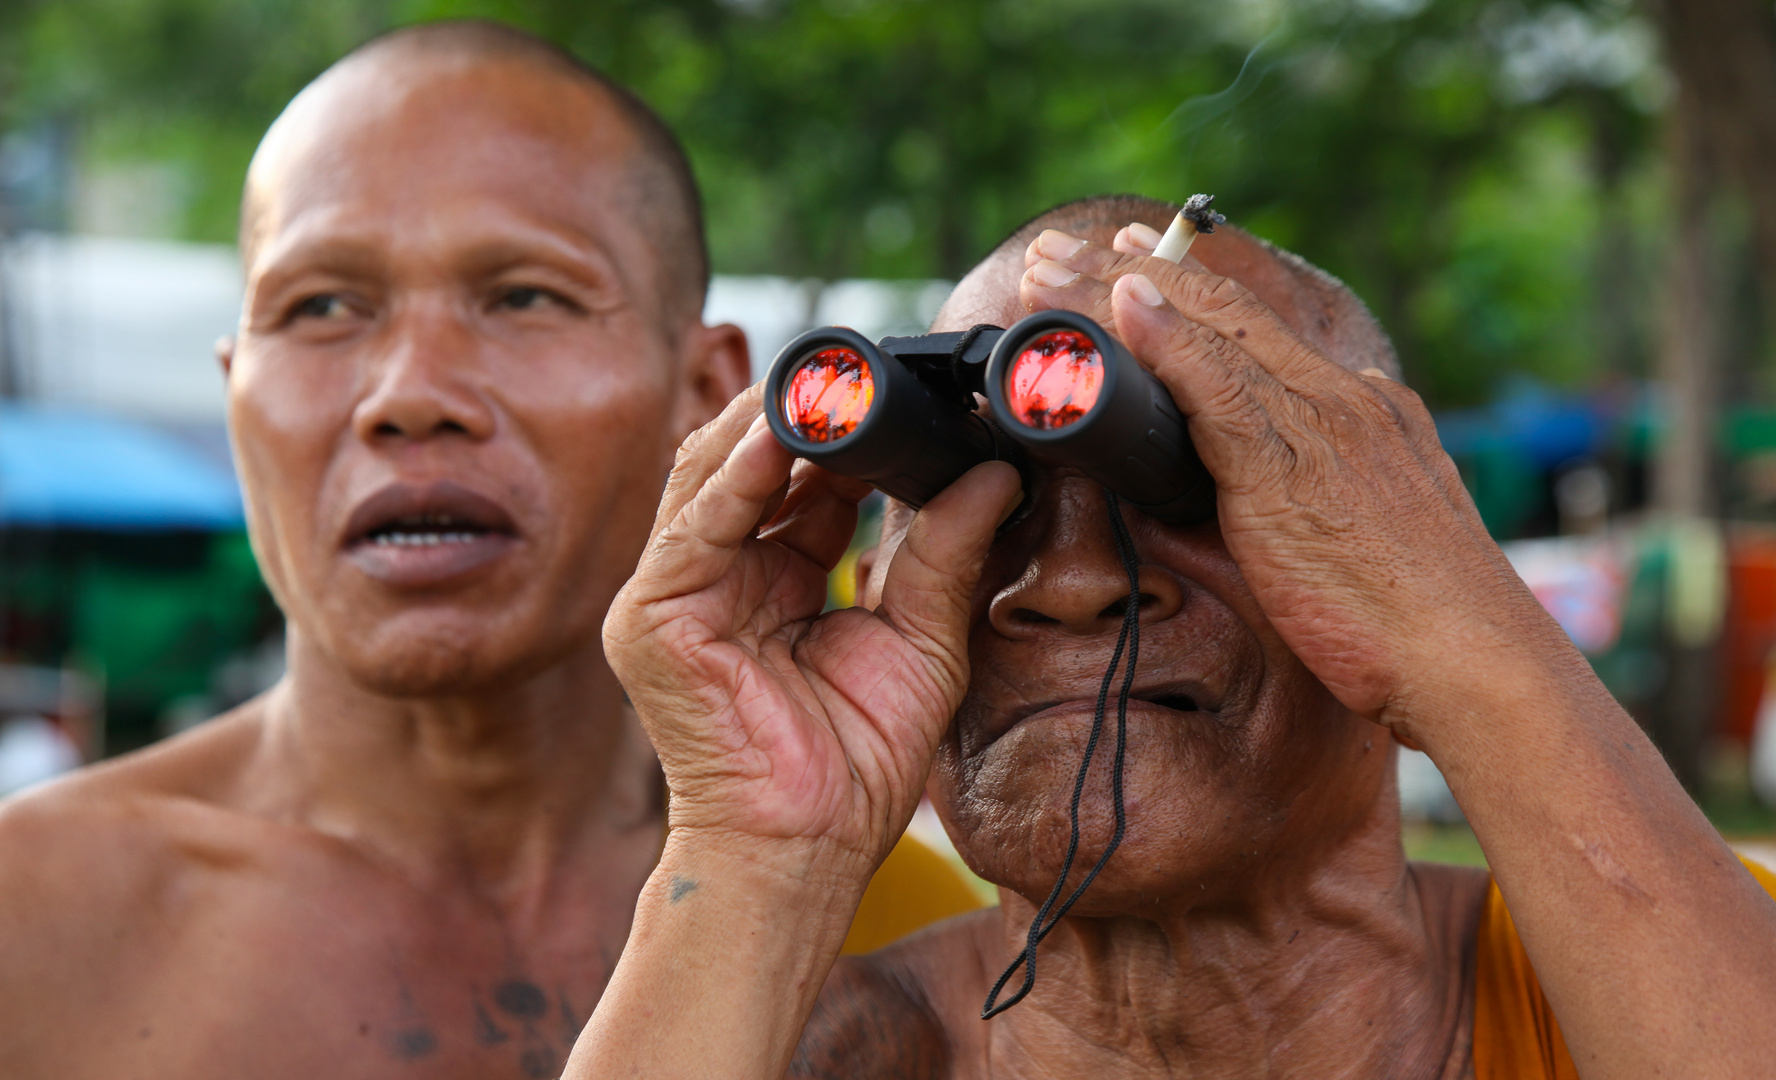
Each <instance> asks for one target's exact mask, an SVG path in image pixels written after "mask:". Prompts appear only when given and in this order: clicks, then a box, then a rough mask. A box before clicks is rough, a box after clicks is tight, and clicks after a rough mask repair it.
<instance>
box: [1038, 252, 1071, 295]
mask: <svg viewBox="0 0 1776 1080" xmlns="http://www.w3.org/2000/svg"><path fill="white" fill-rule="evenodd" d="M1078 276H1079V275H1078V274H1077V273H1074V272H1073V271H1072V270H1069V269H1067V268H1066V267H1064V266H1062V265H1061V264H1060V263H1058V262H1051V261H1049V260H1048V259H1043V260H1042V261H1041V262H1039V263H1037V264H1036V265H1035V266H1032V267H1030V277H1031V279H1032V280H1034V281H1035V282H1036V284H1038V285H1043V286H1046V287H1048V288H1050V289H1058V288H1060V287H1061V286H1062V285H1070V284H1072V282H1073V280H1074V279H1075V278H1077V277H1078Z"/></svg>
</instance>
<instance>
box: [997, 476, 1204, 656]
mask: <svg viewBox="0 0 1776 1080" xmlns="http://www.w3.org/2000/svg"><path fill="white" fill-rule="evenodd" d="M1038 499H1039V502H1038V505H1037V507H1036V512H1035V513H1033V514H1031V516H1030V518H1029V519H1028V520H1026V521H1025V522H1024V523H1023V524H1022V525H1021V526H1019V527H1018V528H1019V529H1036V530H1039V535H1038V536H1037V538H1036V540H1035V542H1034V545H1033V547H1032V550H1031V553H1030V556H1029V561H1028V562H1027V563H1025V565H1024V571H1023V573H1022V574H1020V575H1019V576H1018V578H1017V580H1016V581H1014V582H1012V583H1011V584H1010V585H1007V586H1006V587H1005V588H1003V589H1001V590H1000V591H999V592H998V593H997V594H996V595H995V596H994V597H993V601H992V604H991V605H990V606H989V607H988V609H987V618H988V620H989V621H990V622H991V623H992V625H993V629H994V630H996V631H998V632H999V633H1000V634H1002V635H1004V636H1006V637H1008V638H1013V639H1030V638H1035V637H1037V636H1040V635H1042V634H1048V633H1054V632H1056V631H1061V632H1065V633H1068V634H1074V635H1078V636H1080V637H1086V636H1090V635H1094V634H1103V633H1115V632H1116V631H1117V630H1118V629H1119V628H1120V627H1121V626H1122V619H1123V615H1124V613H1125V612H1126V611H1127V610H1128V600H1129V581H1128V571H1127V569H1126V568H1125V567H1124V566H1123V562H1122V557H1121V555H1120V554H1118V552H1117V549H1116V535H1115V533H1114V532H1113V531H1112V530H1111V525H1110V511H1109V506H1108V503H1107V500H1106V499H1105V495H1104V489H1103V488H1101V487H1099V486H1098V485H1097V484H1096V483H1094V482H1092V481H1090V480H1087V479H1085V478H1084V477H1077V476H1075V477H1067V478H1064V479H1059V480H1056V481H1055V482H1052V483H1050V484H1048V485H1045V490H1043V491H1042V492H1041V493H1040V494H1039V495H1038ZM1124 513H1125V514H1126V513H1127V510H1126V508H1125V509H1124ZM1136 581H1137V582H1138V583H1139V586H1140V588H1139V591H1138V595H1139V602H1140V606H1141V622H1142V623H1143V624H1145V623H1150V622H1158V621H1160V620H1161V619H1166V618H1170V617H1171V616H1172V615H1175V614H1177V612H1178V609H1180V608H1181V607H1183V606H1184V587H1183V585H1182V584H1181V583H1180V582H1179V581H1178V579H1177V578H1176V577H1174V576H1173V575H1172V574H1170V573H1168V572H1166V571H1165V570H1164V569H1162V568H1160V567H1157V566H1142V567H1140V568H1139V570H1138V572H1137V574H1136Z"/></svg>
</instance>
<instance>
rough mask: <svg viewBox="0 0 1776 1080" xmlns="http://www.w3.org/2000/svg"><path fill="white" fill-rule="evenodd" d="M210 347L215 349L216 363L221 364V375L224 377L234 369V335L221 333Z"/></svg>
mask: <svg viewBox="0 0 1776 1080" xmlns="http://www.w3.org/2000/svg"><path fill="white" fill-rule="evenodd" d="M212 348H214V349H215V350H216V363H218V364H221V365H222V377H223V378H224V379H226V378H228V375H229V372H231V371H233V370H234V335H233V334H223V335H222V336H221V337H219V338H217V339H216V344H215V345H214V346H212Z"/></svg>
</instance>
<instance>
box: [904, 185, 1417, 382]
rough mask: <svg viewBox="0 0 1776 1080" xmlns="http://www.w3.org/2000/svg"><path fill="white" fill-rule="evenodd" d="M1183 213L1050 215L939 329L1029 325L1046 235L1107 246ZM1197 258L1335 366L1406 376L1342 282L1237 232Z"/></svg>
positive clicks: (1023, 235) (1007, 245)
mask: <svg viewBox="0 0 1776 1080" xmlns="http://www.w3.org/2000/svg"><path fill="white" fill-rule="evenodd" d="M1177 213H1178V207H1177V205H1176V204H1174V203H1168V202H1162V201H1160V200H1158V199H1148V198H1144V197H1142V196H1139V195H1098V196H1094V197H1092V198H1089V199H1080V200H1078V201H1076V202H1070V203H1065V204H1063V205H1061V206H1057V207H1055V208H1054V209H1052V210H1048V211H1045V212H1043V213H1041V214H1039V215H1037V216H1036V217H1034V218H1032V219H1030V220H1029V221H1028V222H1026V223H1024V224H1023V225H1021V226H1019V227H1018V228H1017V229H1016V230H1015V231H1014V232H1013V233H1012V234H1011V235H1010V236H1008V237H1006V238H1005V240H1004V241H1003V242H1001V243H1000V244H999V246H998V247H996V248H994V249H993V251H992V252H991V253H990V254H989V255H988V256H987V257H986V258H984V259H982V260H981V261H980V263H979V264H977V265H976V266H975V268H974V269H973V270H970V271H969V272H968V274H967V275H966V276H964V277H963V279H962V281H961V282H960V283H958V284H957V286H956V289H955V291H954V292H952V293H951V294H950V298H949V299H948V300H947V301H946V302H945V303H944V306H943V308H942V310H940V311H939V312H938V316H937V319H936V321H935V323H934V324H933V328H934V329H937V330H961V329H967V328H968V327H970V326H973V325H975V324H977V323H992V324H994V325H997V326H1010V325H1011V324H1012V323H1013V322H1015V321H1017V320H1018V319H1019V318H1022V317H1023V316H1024V315H1025V314H1026V312H1025V311H1024V308H1023V304H1022V302H1021V301H1020V300H1019V299H1018V282H1019V280H1020V279H1021V278H1022V277H1023V273H1024V250H1025V249H1026V248H1028V247H1029V246H1030V242H1031V241H1032V240H1034V239H1036V237H1037V236H1039V235H1040V234H1041V233H1042V232H1043V230H1045V229H1058V230H1060V231H1061V232H1065V233H1068V234H1070V235H1073V236H1077V237H1079V238H1080V239H1082V240H1089V241H1091V242H1093V243H1096V244H1103V245H1105V246H1108V245H1109V244H1110V243H1111V241H1112V240H1113V239H1115V236H1116V233H1117V230H1119V229H1121V228H1122V227H1123V226H1125V225H1130V224H1134V223H1137V222H1138V223H1140V224H1143V225H1147V226H1149V227H1151V228H1153V229H1156V230H1159V231H1160V232H1164V231H1165V229H1166V227H1167V226H1168V225H1170V224H1171V222H1172V218H1173V217H1175V216H1176V215H1177ZM1190 254H1191V255H1192V256H1194V257H1196V258H1197V259H1199V260H1201V261H1202V263H1203V265H1204V266H1206V267H1208V269H1209V270H1210V271H1212V272H1214V273H1216V274H1220V275H1222V276H1223V277H1229V278H1232V279H1234V280H1235V281H1237V282H1239V283H1240V284H1242V285H1244V286H1245V287H1246V288H1248V289H1250V290H1252V292H1253V293H1255V294H1257V296H1258V298H1259V299H1261V300H1263V301H1264V302H1265V303H1266V304H1268V305H1269V306H1270V307H1271V308H1272V309H1274V310H1275V311H1276V313H1277V314H1278V315H1279V316H1280V317H1281V318H1282V319H1283V321H1284V322H1286V323H1288V324H1289V326H1290V327H1291V328H1292V329H1293V330H1294V331H1295V332H1296V333H1297V334H1300V335H1301V336H1302V338H1303V339H1304V340H1306V341H1307V342H1308V343H1309V344H1311V345H1313V346H1314V347H1315V348H1316V349H1319V350H1320V351H1321V352H1322V353H1324V354H1326V356H1327V357H1329V358H1330V359H1332V360H1333V361H1334V362H1336V363H1338V364H1341V365H1343V366H1344V367H1347V368H1349V369H1351V370H1353V371H1360V370H1362V369H1363V368H1369V367H1375V368H1380V369H1381V370H1383V371H1385V372H1387V373H1388V374H1389V375H1391V376H1393V377H1395V378H1398V377H1399V373H1400V361H1399V358H1398V356H1397V355H1396V354H1395V352H1394V347H1393V344H1392V342H1390V341H1389V340H1388V337H1387V334H1386V333H1385V332H1383V330H1382V329H1381V324H1380V323H1378V322H1376V320H1375V316H1374V315H1372V314H1370V312H1369V308H1368V307H1367V306H1366V305H1365V304H1364V303H1363V301H1361V300H1359V299H1358V298H1357V296H1356V294H1355V293H1353V292H1351V291H1350V290H1349V289H1348V288H1346V287H1345V285H1344V283H1343V282H1341V281H1339V280H1338V279H1337V278H1335V277H1333V276H1332V275H1330V274H1328V273H1326V272H1325V271H1323V270H1320V269H1319V268H1317V267H1315V266H1313V265H1311V264H1310V263H1308V262H1307V260H1305V259H1303V258H1301V257H1300V256H1298V255H1295V254H1292V253H1290V252H1287V251H1284V250H1282V249H1281V248H1278V247H1276V246H1274V245H1272V244H1270V243H1267V242H1265V241H1263V240H1260V239H1258V238H1257V237H1255V236H1253V235H1251V234H1250V233H1247V232H1244V231H1242V230H1240V229H1236V228H1233V227H1231V226H1222V227H1221V228H1218V229H1216V230H1215V232H1214V233H1212V234H1209V235H1205V236H1199V237H1198V238H1197V240H1196V243H1195V244H1194V245H1193V246H1192V247H1191V249H1190Z"/></svg>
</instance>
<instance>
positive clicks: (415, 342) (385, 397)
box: [352, 305, 495, 442]
mask: <svg viewBox="0 0 1776 1080" xmlns="http://www.w3.org/2000/svg"><path fill="white" fill-rule="evenodd" d="M387 334H388V338H387V341H386V348H385V350H384V351H383V352H382V354H381V355H380V356H379V357H377V359H376V360H375V361H374V362H373V364H372V366H371V372H372V374H371V380H370V385H369V387H368V390H367V392H366V393H365V394H364V396H363V397H362V398H361V399H360V400H359V402H358V406H357V408H356V410H354V412H353V414H352V428H353V431H354V432H355V434H356V435H357V436H358V438H360V439H362V440H363V441H365V442H386V441H389V440H413V441H418V440H425V439H431V438H437V437H439V436H444V435H452V434H454V435H466V436H468V437H470V438H472V439H475V440H481V439H486V438H489V437H491V436H492V435H493V432H494V427H495V416H494V411H493V408H492V406H491V405H490V404H489V402H488V400H487V399H486V397H485V396H484V395H483V393H482V388H481V386H480V384H479V380H478V379H477V378H476V369H477V363H476V361H477V341H476V339H475V334H474V331H473V330H472V329H470V328H469V327H468V326H467V325H465V323H464V322H463V320H461V319H460V318H457V317H455V316H454V315H453V314H452V313H450V312H449V311H447V310H443V309H442V306H441V305H440V307H438V308H417V309H414V310H409V311H408V312H406V313H404V314H403V315H402V316H400V317H398V318H397V319H395V320H393V321H392V322H391V325H390V326H389V329H388V331H387Z"/></svg>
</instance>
